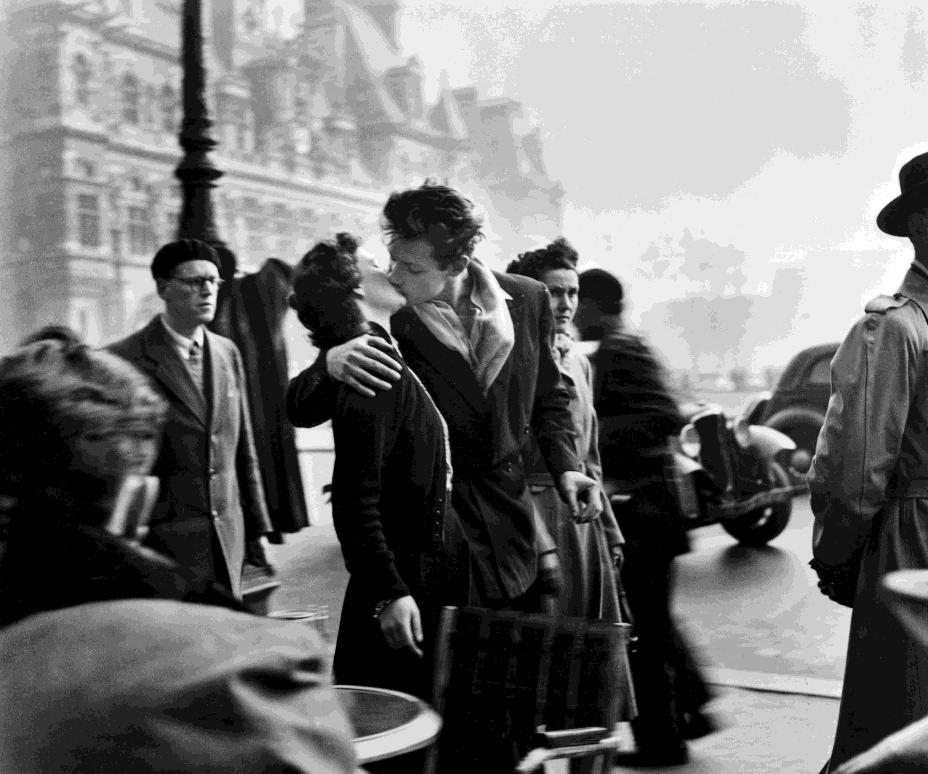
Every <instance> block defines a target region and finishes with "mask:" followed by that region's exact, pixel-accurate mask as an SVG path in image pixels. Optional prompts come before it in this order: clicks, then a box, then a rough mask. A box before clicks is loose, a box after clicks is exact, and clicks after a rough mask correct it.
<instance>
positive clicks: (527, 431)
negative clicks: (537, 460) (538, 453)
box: [522, 425, 532, 435]
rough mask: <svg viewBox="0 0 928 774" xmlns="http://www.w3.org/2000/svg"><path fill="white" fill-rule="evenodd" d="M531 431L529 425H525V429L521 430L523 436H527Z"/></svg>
mask: <svg viewBox="0 0 928 774" xmlns="http://www.w3.org/2000/svg"><path fill="white" fill-rule="evenodd" d="M531 431H532V428H531V426H530V425H526V426H525V427H523V428H522V433H523V435H528V434H529V433H530V432H531Z"/></svg>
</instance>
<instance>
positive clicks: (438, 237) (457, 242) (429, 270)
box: [381, 180, 483, 304]
mask: <svg viewBox="0 0 928 774" xmlns="http://www.w3.org/2000/svg"><path fill="white" fill-rule="evenodd" d="M381 225H382V228H383V232H384V235H385V237H386V240H387V246H388V248H389V250H390V281H391V282H392V283H393V284H394V286H396V288H397V289H399V290H400V292H401V293H402V294H403V295H404V296H405V297H406V300H407V303H409V304H419V303H422V302H423V301H431V300H432V299H433V298H435V297H436V296H438V295H439V294H440V293H441V292H442V290H443V289H444V288H445V286H446V284H447V282H448V280H449V279H450V278H451V277H454V276H456V275H458V274H460V273H461V272H462V271H464V270H465V269H466V268H467V263H468V261H469V260H470V257H471V255H472V253H473V251H474V246H475V245H476V244H477V242H478V241H479V240H480V239H481V238H482V237H483V232H482V230H481V228H482V226H483V223H482V221H481V219H480V217H479V216H478V215H477V213H476V211H475V208H474V203H473V202H472V201H471V200H470V199H468V198H467V197H466V196H464V195H463V194H462V193H460V192H459V191H456V190H455V189H453V188H449V187H448V186H445V185H439V184H437V183H433V182H431V181H428V180H426V182H425V183H423V184H422V185H421V186H419V187H418V188H411V189H409V190H406V191H397V192H394V193H392V194H390V198H389V199H388V200H387V203H386V204H385V205H384V208H383V216H382V223H381Z"/></svg>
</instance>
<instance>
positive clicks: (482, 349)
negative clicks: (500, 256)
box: [412, 258, 516, 395]
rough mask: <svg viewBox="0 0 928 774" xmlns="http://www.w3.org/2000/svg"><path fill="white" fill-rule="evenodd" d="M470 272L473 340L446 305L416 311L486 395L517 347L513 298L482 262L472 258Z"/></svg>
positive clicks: (430, 303) (434, 303)
mask: <svg viewBox="0 0 928 774" xmlns="http://www.w3.org/2000/svg"><path fill="white" fill-rule="evenodd" d="M467 271H468V275H469V279H470V282H471V291H470V303H471V305H472V306H473V308H474V322H473V325H472V327H471V331H470V336H469V337H468V335H467V331H466V330H465V328H464V325H463V324H462V323H461V320H460V318H459V317H458V316H457V313H456V312H455V311H454V309H452V308H451V307H450V306H449V305H448V304H446V303H445V302H444V301H436V300H433V301H426V302H424V303H421V304H416V306H414V307H412V309H413V311H414V312H415V313H416V315H417V316H418V317H419V319H420V320H422V322H423V324H424V325H425V327H426V328H428V329H429V331H431V333H432V334H433V335H434V336H435V338H437V339H438V340H439V341H440V342H441V343H442V344H444V345H445V346H446V347H448V348H449V349H453V350H454V351H455V352H458V353H459V354H460V355H461V356H462V357H463V358H464V359H465V360H466V361H467V362H468V363H469V364H470V367H471V370H472V371H473V372H474V377H475V378H476V379H477V382H478V384H479V385H480V389H481V390H482V391H483V394H484V395H486V394H487V393H488V392H489V390H490V387H491V385H492V384H493V382H494V381H495V380H496V377H497V376H499V372H500V371H501V370H502V369H503V365H504V364H505V362H506V358H508V357H509V353H510V352H512V348H513V346H514V345H515V339H516V336H515V329H514V327H513V325H512V315H510V313H509V307H508V306H507V304H506V301H507V300H508V299H510V298H511V296H510V295H509V294H508V293H507V292H506V291H505V290H503V289H502V288H501V287H500V284H499V282H498V281H497V279H496V277H494V276H493V272H492V271H490V269H488V268H487V267H486V266H485V265H484V263H483V262H482V261H480V259H478V258H471V260H470V263H469V264H468V266H467Z"/></svg>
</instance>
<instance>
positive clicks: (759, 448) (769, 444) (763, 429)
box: [749, 425, 796, 461]
mask: <svg viewBox="0 0 928 774" xmlns="http://www.w3.org/2000/svg"><path fill="white" fill-rule="evenodd" d="M749 429H750V432H751V449H752V450H753V451H754V453H755V454H757V456H758V457H760V458H761V459H763V460H767V461H770V460H773V459H774V458H775V457H776V456H777V454H779V453H780V452H781V451H783V450H784V449H788V450H790V451H793V450H795V449H796V443H795V442H794V441H793V439H792V438H790V437H789V436H788V435H786V434H785V433H781V432H780V431H779V430H775V429H774V428H772V427H767V426H765V425H751V426H750V428H749Z"/></svg>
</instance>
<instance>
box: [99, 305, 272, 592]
mask: <svg viewBox="0 0 928 774" xmlns="http://www.w3.org/2000/svg"><path fill="white" fill-rule="evenodd" d="M107 349H109V351H110V352H112V353H113V354H116V355H119V356H120V357H123V358H125V359H126V360H128V361H129V362H130V363H132V364H133V365H134V366H136V367H137V368H138V369H139V370H141V371H142V372H143V373H145V374H146V375H147V376H149V377H150V378H151V380H152V382H153V383H154V386H155V387H156V388H157V389H158V390H159V391H160V392H161V394H162V395H163V396H164V397H165V398H166V399H167V401H168V403H169V409H168V417H167V421H166V422H165V426H164V432H163V435H162V439H161V449H160V452H159V454H158V459H157V461H156V462H155V466H154V469H153V470H152V475H153V476H157V477H158V479H159V480H160V482H161V488H160V490H159V493H158V502H157V503H156V504H155V507H154V510H153V511H152V515H151V522H150V529H149V533H148V537H147V538H146V541H145V542H146V544H147V545H149V546H151V547H152V548H154V549H155V550H157V551H161V552H162V553H164V554H166V555H167V556H169V557H171V558H172V559H174V560H175V561H176V562H177V563H178V564H179V565H181V566H182V567H188V568H190V569H192V570H194V571H196V572H198V573H203V574H205V575H206V576H207V577H208V578H209V579H210V580H213V581H216V582H218V583H221V584H223V585H229V587H230V588H231V589H232V592H233V593H234V594H235V596H237V597H240V596H241V590H242V567H243V565H244V562H245V543H246V541H247V540H253V539H256V538H258V537H259V536H260V535H262V534H266V533H269V532H271V531H272V527H271V523H270V520H269V519H268V515H267V506H266V505H265V501H264V491H263V489H262V486H261V478H260V474H259V472H258V461H257V457H256V454H255V447H254V441H253V440H252V432H251V418H250V415H249V411H248V400H247V397H246V392H245V376H244V374H243V372H242V361H241V357H240V355H239V352H238V349H237V348H236V347H235V344H233V343H232V342H231V341H229V340H228V339H226V338H224V337H223V336H217V335H216V334H215V333H212V332H211V331H208V330H207V331H206V332H205V344H204V374H205V382H206V395H204V393H203V392H202V391H201V390H200V389H198V388H197V386H196V385H195V384H194V382H193V379H192V378H191V376H190V373H189V371H188V370H187V366H186V365H185V364H184V362H183V361H182V360H181V359H180V355H179V354H178V353H177V351H176V350H175V348H174V346H173V344H172V342H171V340H170V338H169V336H168V333H167V331H166V330H165V328H164V323H163V322H162V321H161V319H160V318H159V317H155V318H154V319H153V320H152V321H151V322H150V323H149V324H148V325H147V326H146V327H144V328H142V330H140V331H138V332H136V333H133V334H132V335H131V336H128V337H126V338H125V339H122V340H121V341H118V342H116V343H114V344H111V345H109V346H108V347H107ZM217 540H218V547H219V549H220V552H221V556H219V557H216V556H215V555H214V548H213V546H214V541H217ZM220 570H224V571H225V572H226V573H227V574H228V577H227V578H223V577H221V576H222V574H223V573H222V572H220Z"/></svg>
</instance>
